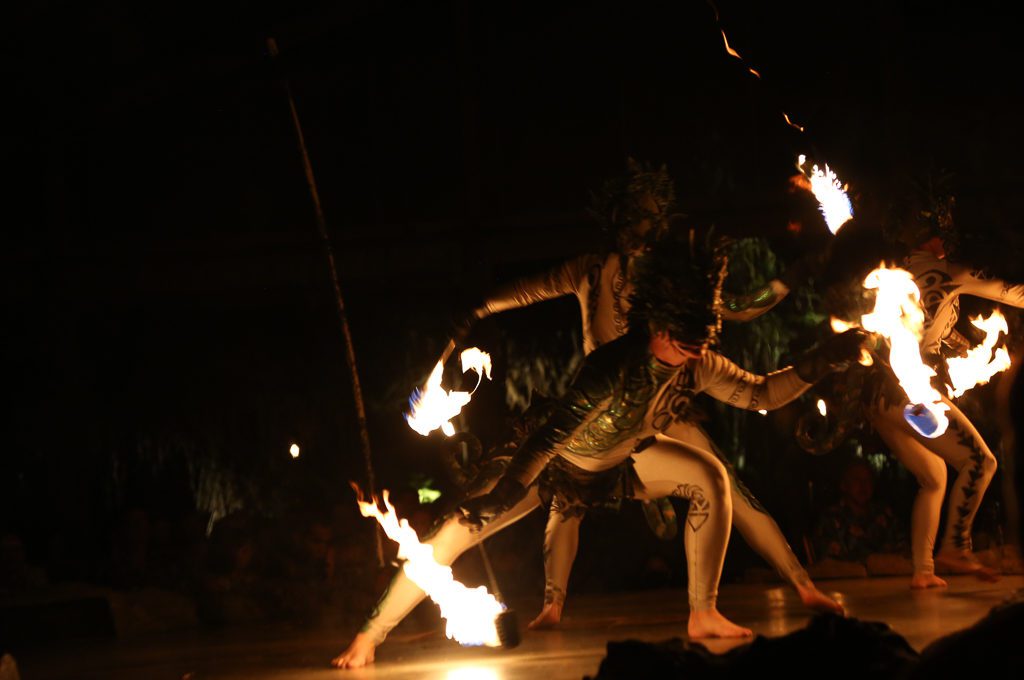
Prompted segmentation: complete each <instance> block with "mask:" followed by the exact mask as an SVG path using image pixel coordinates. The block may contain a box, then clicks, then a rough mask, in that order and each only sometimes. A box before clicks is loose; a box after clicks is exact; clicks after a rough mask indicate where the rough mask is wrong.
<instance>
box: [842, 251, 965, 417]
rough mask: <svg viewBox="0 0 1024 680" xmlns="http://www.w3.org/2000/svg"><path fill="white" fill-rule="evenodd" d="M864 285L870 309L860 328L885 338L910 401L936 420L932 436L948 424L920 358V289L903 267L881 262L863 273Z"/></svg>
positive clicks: (928, 370)
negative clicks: (872, 304)
mask: <svg viewBox="0 0 1024 680" xmlns="http://www.w3.org/2000/svg"><path fill="white" fill-rule="evenodd" d="M864 288H866V289H868V290H875V291H876V296H875V307H874V309H873V310H872V311H871V312H870V313H868V314H865V315H864V316H862V317H861V324H862V325H863V327H864V329H865V330H867V331H870V332H872V333H878V334H879V335H882V336H883V337H884V338H885V339H886V340H888V342H889V365H890V366H891V367H892V370H893V373H895V374H896V378H897V380H898V381H899V383H900V387H902V388H903V391H904V392H906V394H907V397H908V398H909V399H910V403H911V404H920V405H922V406H923V407H924V408H926V409H927V410H928V411H930V412H931V413H932V415H933V416H934V417H935V420H936V422H937V423H938V428H937V429H936V431H935V434H934V435H932V436H934V437H938V436H939V435H941V434H942V433H943V432H945V431H946V428H947V427H948V426H949V419H948V418H947V417H946V411H948V410H949V407H948V406H947V405H946V404H944V403H943V402H942V395H941V394H939V392H938V390H936V389H935V388H934V387H932V384H931V378H932V377H933V376H934V375H935V371H934V370H932V368H931V367H929V366H927V365H925V363H924V362H922V361H921V348H920V342H921V336H922V334H923V332H924V310H922V309H921V291H920V290H918V288H917V285H916V284H915V283H914V277H913V276H912V275H911V274H910V272H908V271H905V270H903V269H889V268H887V267H885V265H882V266H881V267H879V268H878V269H875V270H874V271H873V272H871V273H870V274H868V275H867V278H865V279H864Z"/></svg>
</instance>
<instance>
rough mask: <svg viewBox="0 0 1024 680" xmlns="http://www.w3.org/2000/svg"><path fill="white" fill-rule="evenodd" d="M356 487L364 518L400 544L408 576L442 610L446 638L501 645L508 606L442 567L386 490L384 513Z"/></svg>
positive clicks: (472, 643) (462, 641) (400, 556)
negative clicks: (499, 623)
mask: <svg viewBox="0 0 1024 680" xmlns="http://www.w3.org/2000/svg"><path fill="white" fill-rule="evenodd" d="M352 488H353V489H355V490H356V494H357V496H358V498H357V500H356V502H357V503H358V504H359V512H360V513H362V515H363V517H373V518H375V519H376V520H377V522H378V523H380V526H381V527H382V528H383V529H384V533H385V534H387V537H388V538H390V539H391V540H392V541H394V542H395V543H397V544H398V558H399V559H401V560H405V563H404V564H403V565H402V569H403V570H404V571H405V575H406V576H408V577H409V579H410V580H412V582H413V583H415V584H416V585H417V586H419V587H420V588H421V589H422V590H423V591H424V592H425V593H426V594H427V595H429V596H430V599H431V600H433V601H434V603H435V604H437V606H438V607H440V608H441V616H442V617H443V618H444V619H445V621H446V622H447V624H446V626H445V631H444V632H445V635H447V636H448V638H449V639H452V640H455V641H456V642H458V643H459V644H462V645H487V646H488V647H499V646H501V641H500V640H499V639H498V630H497V628H496V627H495V625H494V620H495V618H496V617H497V616H498V614H500V613H501V612H503V611H504V610H505V607H504V605H502V604H501V603H500V602H498V600H497V599H495V597H494V596H493V595H491V594H490V593H489V592H487V588H485V587H483V586H479V587H477V588H467V587H466V586H465V585H463V584H462V583H459V582H458V581H456V580H455V577H454V576H452V568H451V567H446V566H444V565H443V564H438V563H437V561H436V560H435V559H434V547H433V546H431V545H426V544H424V543H420V540H419V537H418V536H417V535H416V531H415V530H414V529H413V528H412V527H411V526H409V521H408V520H404V519H401V520H400V519H398V515H397V514H396V513H395V507H394V506H393V505H391V503H390V502H389V500H388V492H387V491H386V490H385V491H384V493H383V500H384V507H385V509H386V512H381V511H380V508H378V507H377V504H376V503H375V502H373V501H372V500H371V501H370V502H366V501H364V500H363V499H362V494H361V493H360V492H359V488H358V487H356V485H355V484H353V485H352Z"/></svg>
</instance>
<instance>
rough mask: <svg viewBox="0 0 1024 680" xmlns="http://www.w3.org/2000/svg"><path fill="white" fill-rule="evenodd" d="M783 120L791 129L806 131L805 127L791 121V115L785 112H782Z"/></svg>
mask: <svg viewBox="0 0 1024 680" xmlns="http://www.w3.org/2000/svg"><path fill="white" fill-rule="evenodd" d="M782 118H783V119H784V120H785V121H786V125H788V126H789V127H791V128H794V129H796V130H798V131H800V132H803V131H804V126H803V125H800V124H798V123H794V122H793V121H792V120H790V118H789V114H788V113H786V112H785V111H783V112H782Z"/></svg>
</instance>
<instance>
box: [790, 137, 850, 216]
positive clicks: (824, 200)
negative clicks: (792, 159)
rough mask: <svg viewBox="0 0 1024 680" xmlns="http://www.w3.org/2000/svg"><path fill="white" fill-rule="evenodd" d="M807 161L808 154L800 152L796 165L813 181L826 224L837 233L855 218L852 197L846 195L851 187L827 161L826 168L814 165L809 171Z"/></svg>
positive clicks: (812, 187) (812, 188) (815, 195)
mask: <svg viewBox="0 0 1024 680" xmlns="http://www.w3.org/2000/svg"><path fill="white" fill-rule="evenodd" d="M806 163H807V156H805V155H803V154H800V156H799V157H798V158H797V163H796V167H797V168H798V169H799V170H800V172H802V173H803V175H804V177H806V178H807V181H808V182H810V183H811V192H812V193H813V194H814V198H816V199H818V208H819V209H820V210H821V214H822V215H823V216H824V217H825V224H827V225H828V230H829V231H831V232H832V233H833V234H835V233H837V232H838V231H839V230H840V229H841V228H842V227H843V225H844V224H846V223H847V222H849V221H850V220H852V219H853V205H852V204H851V203H850V197H849V196H847V195H846V192H847V190H848V189H849V188H850V187H849V185H846V184H843V183H842V182H840V181H839V177H837V176H836V173H835V172H833V171H832V169H831V168H829V167H828V164H827V163H826V164H825V169H824V170H821V169H819V168H818V166H817V165H813V166H811V170H810V171H809V172H808V170H807V169H806V168H805V167H804V166H805V165H806Z"/></svg>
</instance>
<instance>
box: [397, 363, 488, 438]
mask: <svg viewBox="0 0 1024 680" xmlns="http://www.w3.org/2000/svg"><path fill="white" fill-rule="evenodd" d="M460 359H461V361H462V372H463V373H465V372H466V371H469V370H472V371H475V372H476V374H477V381H476V387H474V388H473V390H472V391H470V392H462V391H458V390H452V391H450V392H449V391H448V390H446V389H444V388H443V387H441V375H442V374H443V373H444V362H443V361H438V362H437V365H436V366H434V370H433V371H431V372H430V377H429V378H427V382H426V383H425V384H424V385H423V387H422V388H416V389H415V390H413V393H412V395H411V396H410V397H409V412H408V413H406V414H405V422H407V423H409V427H411V428H412V429H414V430H416V431H417V432H419V433H420V434H421V435H423V436H424V437H425V436H427V435H428V434H430V433H431V432H433V431H434V430H436V429H438V428H440V430H441V431H442V432H444V434H445V436H447V437H451V436H452V435H453V434H455V426H454V425H452V423H451V420H452V418H454V417H455V416H457V415H459V414H460V413H462V408H463V407H464V406H465V405H466V404H468V403H469V401H470V399H471V398H472V396H473V392H476V390H477V387H480V383H481V382H483V379H484V377H485V376H486V377H487V379H488V380H490V379H491V356H490V355H489V354H487V352H483V351H481V350H480V349H478V348H476V347H470V348H469V349H467V350H465V351H464V352H463V353H462V355H461V357H460Z"/></svg>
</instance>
